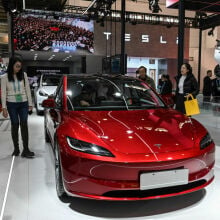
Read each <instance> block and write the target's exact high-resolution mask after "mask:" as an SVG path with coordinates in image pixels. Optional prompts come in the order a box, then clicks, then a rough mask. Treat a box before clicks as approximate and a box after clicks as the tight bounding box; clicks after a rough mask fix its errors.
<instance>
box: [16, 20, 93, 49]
mask: <svg viewBox="0 0 220 220" xmlns="http://www.w3.org/2000/svg"><path fill="white" fill-rule="evenodd" d="M14 27H15V28H14V47H15V50H33V51H42V50H45V51H56V52H58V51H75V50H77V49H82V50H86V51H88V52H90V53H93V52H94V46H93V42H94V33H93V32H92V31H89V30H86V29H85V28H82V27H78V26H74V25H72V24H68V23H65V22H62V21H59V20H54V19H53V20H50V19H48V20H47V19H45V18H40V17H33V16H27V17H17V18H16V19H15V24H14Z"/></svg>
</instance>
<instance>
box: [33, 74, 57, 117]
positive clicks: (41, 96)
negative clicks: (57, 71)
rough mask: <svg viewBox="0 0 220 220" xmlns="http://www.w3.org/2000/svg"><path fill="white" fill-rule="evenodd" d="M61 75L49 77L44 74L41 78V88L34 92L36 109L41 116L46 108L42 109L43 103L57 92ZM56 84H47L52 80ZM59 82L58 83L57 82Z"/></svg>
mask: <svg viewBox="0 0 220 220" xmlns="http://www.w3.org/2000/svg"><path fill="white" fill-rule="evenodd" d="M59 77H60V76H59V75H54V74H53V75H52V74H51V75H49V74H48V75H47V74H43V75H41V77H40V82H39V86H38V87H36V88H35V90H34V101H35V107H36V112H37V114H40V113H41V112H43V111H44V108H43V107H42V102H43V101H44V100H45V99H47V98H48V96H50V95H53V94H54V92H55V91H56V88H57V85H58V82H59ZM51 79H53V81H54V82H55V83H54V84H51V83H49V84H48V83H47V82H46V81H47V80H51ZM56 81H57V82H56Z"/></svg>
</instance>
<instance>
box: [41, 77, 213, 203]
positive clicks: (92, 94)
mask: <svg viewBox="0 0 220 220" xmlns="http://www.w3.org/2000/svg"><path fill="white" fill-rule="evenodd" d="M43 106H44V107H45V123H44V125H45V140H46V141H47V142H49V141H51V143H52V146H53V149H54V155H55V173H56V188H57V194H58V196H59V197H60V198H62V197H63V196H66V195H71V196H77V197H84V198H90V199H103V200H144V199H152V198H162V197H168V196H176V195H179V194H185V193H190V192H193V191H196V190H199V189H201V188H204V187H205V186H207V185H208V184H210V183H211V182H212V181H213V179H214V172H213V168H214V163H215V144H214V143H213V140H212V138H211V137H210V135H209V133H208V132H207V130H206V129H205V128H204V127H203V126H202V125H201V124H200V123H199V122H198V121H196V120H195V119H193V118H189V117H186V116H185V115H183V114H182V113H180V112H178V111H176V110H174V109H172V108H169V107H168V106H166V104H165V103H164V102H163V101H162V99H161V98H160V97H159V96H158V95H157V94H156V93H155V92H154V91H152V90H151V89H150V88H149V87H148V85H147V84H145V83H144V82H142V81H140V80H138V79H135V78H131V77H130V78H129V77H126V76H120V75H116V76H113V75H112V76H111V75H108V76H107V75H68V76H63V79H62V80H61V83H60V85H59V86H58V88H57V91H56V95H55V97H53V98H49V99H47V100H44V102H43Z"/></svg>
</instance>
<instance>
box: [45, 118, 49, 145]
mask: <svg viewBox="0 0 220 220" xmlns="http://www.w3.org/2000/svg"><path fill="white" fill-rule="evenodd" d="M44 139H45V141H46V142H47V143H50V137H49V134H48V131H47V128H46V118H45V117H44Z"/></svg>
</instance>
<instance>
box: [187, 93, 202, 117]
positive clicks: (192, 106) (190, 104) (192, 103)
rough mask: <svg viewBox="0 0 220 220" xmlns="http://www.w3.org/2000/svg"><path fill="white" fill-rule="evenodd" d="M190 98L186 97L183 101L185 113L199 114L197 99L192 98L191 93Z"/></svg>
mask: <svg viewBox="0 0 220 220" xmlns="http://www.w3.org/2000/svg"><path fill="white" fill-rule="evenodd" d="M190 97H191V99H190V100H189V98H187V100H186V101H185V102H184V105H185V109H186V115H187V116H190V115H197V114H200V109H199V104H198V100H197V99H194V97H193V96H192V95H190Z"/></svg>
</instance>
